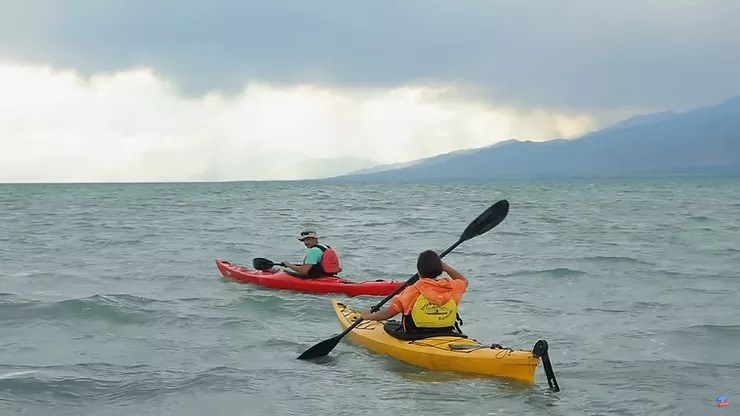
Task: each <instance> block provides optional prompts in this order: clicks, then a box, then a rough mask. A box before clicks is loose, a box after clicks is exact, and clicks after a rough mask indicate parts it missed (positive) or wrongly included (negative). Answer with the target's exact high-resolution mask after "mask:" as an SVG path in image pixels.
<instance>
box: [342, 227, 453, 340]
mask: <svg viewBox="0 0 740 416" xmlns="http://www.w3.org/2000/svg"><path fill="white" fill-rule="evenodd" d="M463 241H465V240H463V239H460V240H457V242H456V243H455V244H453V245H451V246H450V248H448V249H447V250H445V251H443V252H442V254H440V255H439V258H440V259H441V258H442V257H444V256H446V255H447V254H448V253H449V252H450V251H452V250H454V249H455V248H456V247H457V246H459V245H460V244H462V243H463ZM417 279H419V273H414V275H413V276H411V278H410V279H409V280H407V281H406V282H404V284H402V285H401V286H399V287H397V288H396V290H394V291H393V292H391V293H390V294H389V295H388V296H386V297H385V298H383V300H381V301H380V302H379V303H378V304H377V305H375V306H373V307H372V309H370V312H377V311H378V310H379V309H380V307H381V306H383V305H384V304H385V303H386V302H388V301H389V300H391V299H393V297H394V296H396V295H397V294H399V293H401V292H402V291H403V290H404V289H406V287H408V286H409V285H411V284H413V283H414V282H415V281H416V280H417ZM362 321H363V319H362V318H357V320H355V322H353V323H352V325H350V326H348V327H347V329H345V330H344V331H343V332H342V333H341V334H339V335H338V336H337V338H341V337H343V336H345V335H347V334H348V333H349V331H351V330H353V329H354V328H355V327H356V326H357V325H359V324H360V322H362Z"/></svg>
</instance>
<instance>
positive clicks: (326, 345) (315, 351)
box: [298, 334, 343, 360]
mask: <svg viewBox="0 0 740 416" xmlns="http://www.w3.org/2000/svg"><path fill="white" fill-rule="evenodd" d="M342 335H343V334H340V335H337V336H335V337H332V338H329V339H325V340H323V341H321V342H319V343H318V344H316V345H314V346H313V347H311V348H309V349H307V350H306V351H304V352H303V354H301V355H299V356H298V359H299V360H311V359H314V358H319V357H323V356H325V355H329V353H330V352H331V350H333V349H334V347H336V346H337V344H339V341H341V339H342Z"/></svg>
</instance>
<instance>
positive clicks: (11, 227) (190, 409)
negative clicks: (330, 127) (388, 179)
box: [0, 178, 740, 416]
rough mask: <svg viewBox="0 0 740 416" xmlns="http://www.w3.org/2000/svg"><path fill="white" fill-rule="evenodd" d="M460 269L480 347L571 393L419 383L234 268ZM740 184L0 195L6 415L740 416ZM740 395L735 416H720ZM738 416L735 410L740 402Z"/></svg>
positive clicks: (364, 273)
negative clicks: (547, 369)
mask: <svg viewBox="0 0 740 416" xmlns="http://www.w3.org/2000/svg"><path fill="white" fill-rule="evenodd" d="M502 199H506V200H508V201H509V204H510V210H509V214H508V216H507V217H506V219H505V220H504V221H503V222H502V223H501V224H500V225H499V226H497V227H496V228H494V229H493V230H491V231H490V232H488V233H486V234H484V235H481V236H478V237H476V238H474V239H471V240H469V241H466V242H464V243H463V244H461V245H460V246H458V247H457V248H456V249H455V250H453V251H452V252H451V253H449V254H448V255H447V256H446V257H445V261H447V262H448V263H449V264H450V265H452V266H453V267H455V268H457V269H458V270H459V271H461V272H463V273H464V274H465V275H466V276H467V277H468V279H469V281H470V287H469V290H468V292H467V293H466V294H465V297H464V298H463V302H462V304H461V306H460V309H461V310H460V314H461V317H462V318H463V326H462V329H463V331H464V332H465V333H466V334H467V335H468V336H470V337H471V338H473V339H476V340H478V341H480V342H482V343H484V344H493V343H498V344H501V345H503V346H505V347H509V348H514V349H525V350H531V348H532V347H533V346H534V344H535V342H537V341H538V340H540V339H543V340H546V341H547V342H548V344H549V346H550V351H549V353H550V359H551V361H552V365H553V369H554V372H555V376H556V378H557V382H558V384H559V386H560V391H559V392H554V391H552V390H551V389H550V388H549V386H548V383H547V379H546V377H545V374H544V371H543V369H542V366H540V367H538V369H537V374H536V379H535V382H534V384H532V385H525V384H522V383H518V382H515V381H512V380H506V379H497V378H491V377H479V376H471V375H465V374H458V373H453V372H436V371H431V370H426V369H423V368H417V367H414V366H411V365H408V364H405V363H402V362H400V361H397V360H395V359H393V358H391V357H387V356H383V355H379V354H375V353H373V352H370V351H368V350H366V349H364V348H363V347H361V346H357V345H354V344H352V343H350V342H349V340H348V339H347V337H345V338H344V339H343V340H342V341H341V342H340V343H339V345H338V346H337V347H336V348H335V349H334V350H333V351H332V352H331V353H330V354H329V356H327V357H326V359H324V360H318V361H304V360H298V359H297V356H298V355H299V354H301V353H302V352H303V351H305V350H306V349H307V348H309V347H311V346H312V345H314V344H316V343H318V342H320V341H322V340H324V339H327V338H330V337H332V336H333V335H336V334H338V333H339V332H341V329H340V327H339V324H338V321H337V319H336V317H335V315H334V313H333V311H332V308H331V303H330V300H331V299H332V298H337V299H341V300H342V301H344V302H345V303H347V304H348V305H349V306H351V307H353V308H369V307H371V306H373V305H375V304H377V303H378V302H380V300H382V297H374V296H361V297H355V298H349V297H346V296H344V295H318V294H306V293H297V292H290V291H279V290H271V289H265V288H261V287H258V286H255V285H253V284H246V283H238V282H234V281H231V280H227V279H225V278H223V277H222V276H221V274H220V273H219V271H218V269H217V268H216V264H215V260H216V259H223V260H228V261H230V262H232V263H238V264H244V265H251V261H252V259H253V258H255V257H266V258H269V259H271V260H273V261H276V262H280V261H286V260H287V261H292V262H300V261H301V260H302V259H303V255H304V253H305V247H304V246H303V245H302V244H301V243H300V242H299V241H298V240H297V239H296V237H297V235H298V233H299V232H300V231H301V229H302V228H304V227H309V226H310V227H316V228H317V229H318V232H319V234H320V235H321V236H322V238H321V242H322V243H325V244H329V245H331V246H332V247H334V248H336V249H337V251H338V253H339V255H340V258H341V263H342V268H343V269H344V271H343V273H342V274H343V276H344V277H346V278H348V279H351V280H358V281H361V280H375V279H396V280H406V279H408V278H410V277H411V276H412V275H413V274H414V272H415V264H416V256H417V255H418V254H419V253H420V252H421V251H423V250H427V249H432V250H435V251H437V252H442V251H443V250H445V249H446V248H448V247H449V246H451V245H452V244H454V243H455V242H456V241H457V239H458V238H459V237H460V234H461V233H462V231H463V230H464V229H465V227H466V226H467V225H468V223H470V222H471V221H472V220H473V219H475V218H476V217H477V216H478V215H479V214H480V213H482V212H483V211H484V210H485V209H486V208H488V207H489V206H490V205H492V204H494V203H495V202H497V201H499V200H502ZM739 290H740V181H738V180H737V179H722V178H658V179H629V180H617V179H599V180H568V181H565V180H563V181H554V180H541V181H523V180H506V181H504V180H501V181H490V182H447V183H416V184H414V183H395V184H377V183H376V184H373V183H353V184H347V183H323V182H311V181H308V182H220V183H156V184H127V183H119V184H4V185H0V415H3V416H5V415H55V416H62V415H75V416H79V415H100V416H113V415H136V416H145V415H177V416H190V415H193V416H195V415H198V416H201V415H214V416H215V415H328V414H341V415H353V416H355V415H356V416H360V415H373V416H378V415H404V416H412V415H430V414H433V415H439V416H441V415H568V416H572V415H670V416H676V415H714V414H727V415H730V414H738V410H737V408H738V407H740V359H739V358H738V351H739V349H738V348H739V347H740V314H739V312H740V300H739V297H738V292H739ZM722 396H726V397H727V402H729V405H726V406H722V407H720V406H718V403H719V402H718V401H717V400H718V397H722ZM736 401H737V403H735V402H736Z"/></svg>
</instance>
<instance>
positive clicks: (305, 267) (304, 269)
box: [283, 261, 313, 275]
mask: <svg viewBox="0 0 740 416" xmlns="http://www.w3.org/2000/svg"><path fill="white" fill-rule="evenodd" d="M283 266H285V267H287V268H289V269H290V270H293V271H294V272H298V273H300V274H303V275H308V272H310V271H311V268H312V267H313V264H300V265H299V264H293V263H289V262H287V261H284V262H283Z"/></svg>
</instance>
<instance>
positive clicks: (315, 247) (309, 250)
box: [308, 246, 324, 254]
mask: <svg viewBox="0 0 740 416" xmlns="http://www.w3.org/2000/svg"><path fill="white" fill-rule="evenodd" d="M308 252H309V253H318V254H321V253H323V252H324V251H323V250H321V249H320V248H319V247H317V246H313V247H311V248H309V249H308Z"/></svg>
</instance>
